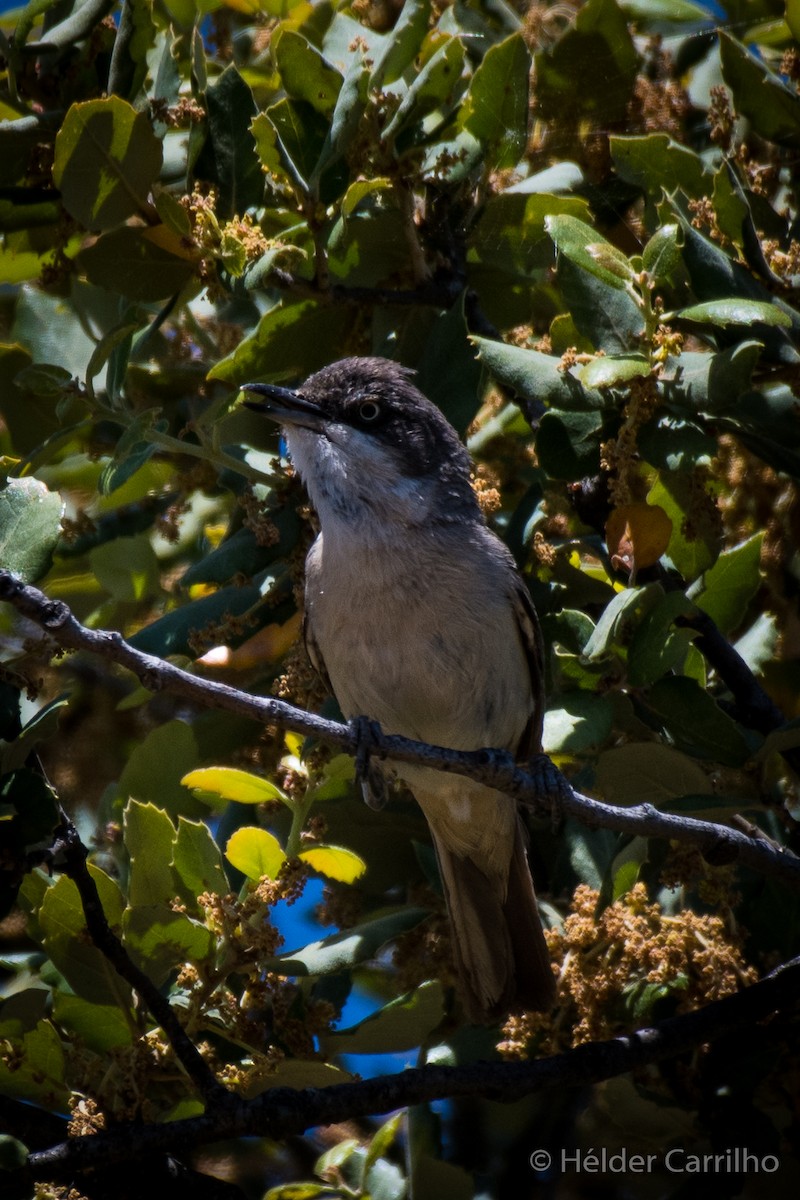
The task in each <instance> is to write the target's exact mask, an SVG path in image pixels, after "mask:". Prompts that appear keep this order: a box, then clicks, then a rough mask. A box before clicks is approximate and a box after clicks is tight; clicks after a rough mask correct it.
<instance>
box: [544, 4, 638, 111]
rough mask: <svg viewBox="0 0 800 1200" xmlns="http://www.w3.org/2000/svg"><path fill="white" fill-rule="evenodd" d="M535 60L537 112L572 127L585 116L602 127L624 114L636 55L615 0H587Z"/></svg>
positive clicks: (634, 71)
mask: <svg viewBox="0 0 800 1200" xmlns="http://www.w3.org/2000/svg"><path fill="white" fill-rule="evenodd" d="M534 61H535V67H536V93H535V95H536V112H537V115H539V116H541V117H542V118H544V119H545V120H548V121H553V122H557V123H560V124H561V125H562V126H563V127H564V128H571V127H572V126H573V125H574V124H576V123H577V122H579V121H580V120H581V119H582V118H588V119H589V120H591V121H592V123H593V124H595V125H598V126H599V127H600V128H607V127H608V126H609V125H610V126H614V125H618V124H620V123H623V122H624V121H626V119H627V118H628V112H627V108H628V103H629V101H630V98H631V91H632V88H633V84H634V80H635V78H636V72H637V69H638V64H639V58H638V55H637V53H636V49H635V47H634V45H633V41H632V39H631V34H630V31H629V29H628V24H627V21H626V19H625V17H624V15H623V14H622V12H621V11H620V9H619V8H618V6H617V5H616V4H615V3H614V0H588V2H587V3H586V4H584V5H582V7H581V8H580V9H579V10H578V12H577V16H576V17H575V22H574V25H572V26H571V27H568V28H567V30H566V31H565V32H564V33H563V34H562V35H561V37H559V38H558V40H557V41H556V42H555V43H554V44H552V45H548V46H547V47H546V48H545V49H541V50H539V51H538V52H537V53H536V55H535V60H534Z"/></svg>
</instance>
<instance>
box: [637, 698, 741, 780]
mask: <svg viewBox="0 0 800 1200" xmlns="http://www.w3.org/2000/svg"><path fill="white" fill-rule="evenodd" d="M646 703H647V707H648V709H649V710H650V711H651V712H652V713H654V714H655V715H656V716H657V717H658V718H659V720H660V721H662V722H663V725H664V728H665V729H666V731H667V732H668V733H669V735H670V737H671V738H672V739H673V740H674V741H675V743H676V745H677V746H678V748H679V749H682V750H685V751H687V752H688V753H690V754H693V755H694V756H695V757H698V758H708V759H712V760H713V761H715V762H721V763H725V765H726V766H730V767H740V766H741V765H742V764H743V763H744V762H746V760H747V759H748V758H749V757H750V749H749V747H748V745H747V742H746V741H745V738H744V736H743V734H742V733H741V731H740V730H739V728H738V726H737V725H736V723H735V722H734V721H732V720H731V718H730V717H729V716H728V715H727V714H726V713H724V712H723V711H722V709H721V708H720V707H719V705H718V704H716V703H715V702H714V700H713V698H712V697H711V696H710V695H709V694H708V692H707V691H706V690H705V689H704V688H702V687H700V685H699V684H698V683H697V681H696V680H694V679H687V678H686V677H685V676H672V677H669V678H664V679H660V680H659V681H658V683H656V684H654V685H653V687H652V688H651V689H650V691H649V693H648V695H647V701H646Z"/></svg>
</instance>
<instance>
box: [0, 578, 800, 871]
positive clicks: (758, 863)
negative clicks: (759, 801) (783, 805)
mask: <svg viewBox="0 0 800 1200" xmlns="http://www.w3.org/2000/svg"><path fill="white" fill-rule="evenodd" d="M0 600H7V601H8V602H9V603H11V604H13V605H14V607H15V608H16V609H17V611H18V612H19V613H21V614H22V615H23V616H25V617H28V618H30V619H31V620H32V621H34V622H35V623H36V624H37V625H39V626H40V627H41V628H42V629H43V630H45V632H46V633H47V634H48V635H49V636H50V637H51V638H53V639H54V640H55V641H56V642H57V643H58V645H59V646H62V647H65V648H67V649H71V650H85V651H88V652H89V653H91V654H96V655H99V656H100V657H102V658H105V659H108V660H110V661H111V662H115V663H117V664H119V665H120V666H123V667H127V668H128V670H130V671H132V672H133V673H134V675H135V676H136V677H137V679H138V680H139V681H140V683H142V684H143V685H144V687H146V688H147V689H148V690H149V691H152V692H161V691H169V692H170V693H172V694H173V695H176V696H182V697H184V698H186V699H188V700H192V701H194V702H195V703H197V704H200V705H203V706H204V707H211V708H218V709H224V710H226V711H227V712H232V713H235V714H237V715H238V716H241V717H247V718H250V719H251V720H254V721H259V722H261V723H262V724H272V725H277V726H278V727H280V728H284V729H293V730H295V731H296V732H298V733H302V734H305V735H308V736H311V737H315V738H318V739H320V740H324V741H326V742H329V743H331V744H333V745H335V746H340V747H341V748H342V749H343V750H346V751H349V752H350V753H351V754H357V753H358V752H359V750H361V749H363V747H362V745H361V738H362V736H363V734H362V733H360V730H361V729H362V728H363V727H362V726H361V725H359V724H358V723H357V722H351V723H350V724H348V725H343V724H341V723H340V722H337V721H329V720H327V719H326V718H324V717H319V716H316V715H314V714H313V713H308V712H305V711H304V710H303V709H300V708H295V707H294V705H291V704H287V703H285V702H284V701H282V700H276V699H274V698H273V697H270V696H251V695H249V694H248V693H246V692H241V691H239V690H238V689H236V688H232V687H229V686H228V685H227V684H223V683H217V682H215V681H213V680H206V679H201V678H199V677H198V676H196V675H191V674H190V673H189V672H188V671H183V670H181V669H180V667H176V666H174V665H173V664H172V663H169V662H165V661H164V660H163V659H160V658H157V657H155V655H152V654H145V653H143V652H142V651H140V650H136V649H134V647H133V646H131V645H130V644H129V643H128V642H126V641H125V639H124V638H123V637H122V634H120V633H117V632H116V631H110V630H98V629H87V628H86V626H84V625H81V623H80V622H79V621H78V620H77V619H76V618H75V617H74V616H73V614H72V612H71V611H70V609H69V607H68V606H67V605H66V604H64V603H63V601H60V600H50V599H49V598H48V597H47V596H45V595H44V593H43V592H40V591H39V590H38V588H35V587H33V586H31V585H30V584H24V583H23V582H22V581H21V580H19V579H18V578H17V577H16V576H15V575H13V574H12V573H11V572H10V571H4V570H0ZM370 752H371V753H373V754H376V755H378V756H380V757H381V758H389V759H393V760H395V761H398V762H414V763H425V764H427V765H429V766H435V767H436V769H437V770H440V771H450V772H453V773H455V774H458V775H467V776H468V777H469V778H471V779H477V780H479V781H480V782H481V783H486V784H488V785H489V786H491V787H495V788H497V789H498V790H499V791H505V792H509V793H511V794H513V795H514V796H516V797H517V799H518V800H520V801H521V802H522V803H525V804H528V805H531V806H535V807H537V808H550V809H552V810H553V811H555V812H557V813H558V814H560V815H566V816H570V817H573V818H574V819H575V820H576V821H580V822H581V823H582V824H584V825H588V826H589V827H591V828H594V829H600V828H603V829H611V830H615V831H617V832H619V833H629V834H631V835H634V836H637V835H638V836H643V837H662V838H669V839H671V840H673V841H677V842H689V843H692V844H693V845H696V846H698V847H699V849H700V850H701V851H702V853H703V854H704V855H706V856H707V857H709V858H711V859H712V860H713V861H714V862H721V861H725V862H733V861H737V862H739V863H740V864H741V865H742V866H745V867H749V868H750V869H752V870H754V871H757V872H759V873H760V874H763V875H771V876H773V877H775V878H777V879H780V880H782V881H783V882H784V883H785V884H787V885H789V886H790V887H793V888H796V889H800V858H798V857H797V856H796V855H794V854H792V853H791V852H790V851H788V850H783V851H778V850H775V849H773V847H772V846H771V845H770V844H769V843H767V842H764V841H763V840H762V839H761V838H754V837H749V836H748V835H747V834H745V833H742V832H741V831H740V830H738V829H731V828H730V827H729V826H727V825H721V824H718V823H716V822H714V821H700V820H696V819H695V818H693V817H685V816H677V815H676V814H674V813H665V812H660V811H659V810H658V809H656V808H654V807H653V806H652V805H650V804H638V805H634V806H633V807H630V808H618V807H616V806H615V805H613V804H605V803H603V802H602V801H600V800H594V799H592V798H591V797H590V796H585V795H583V794H582V793H581V792H576V791H575V790H574V789H573V788H571V787H570V786H569V784H568V783H567V781H566V780H565V779H564V777H563V776H561V775H560V773H558V772H556V771H555V768H553V767H552V764H550V763H549V760H545V764H544V765H545V766H547V767H548V768H549V771H543V770H542V765H543V764H542V763H538V764H537V763H534V764H531V765H530V766H524V765H521V764H519V763H515V762H514V760H513V758H512V756H511V755H510V754H508V753H507V752H505V751H500V750H492V749H486V750H473V751H465V750H449V749H446V748H444V747H442V746H431V745H428V744H426V743H424V742H416V741H413V740H412V739H411V738H404V737H398V736H397V735H394V734H392V735H389V734H384V733H378V732H376V733H375V734H374V736H373V741H372V745H371V746H370ZM554 775H555V777H556V780H557V783H556V786H553V777H554Z"/></svg>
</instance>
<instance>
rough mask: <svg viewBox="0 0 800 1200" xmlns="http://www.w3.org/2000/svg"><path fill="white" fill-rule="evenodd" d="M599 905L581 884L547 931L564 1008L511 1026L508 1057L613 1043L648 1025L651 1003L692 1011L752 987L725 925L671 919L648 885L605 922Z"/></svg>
mask: <svg viewBox="0 0 800 1200" xmlns="http://www.w3.org/2000/svg"><path fill="white" fill-rule="evenodd" d="M598 900H599V892H597V891H595V890H593V889H592V888H590V887H588V886H586V885H585V884H581V885H580V886H579V887H578V888H577V889H576V891H575V895H574V896H573V901H572V912H571V913H570V915H569V916H568V917H567V918H566V920H565V922H564V927H563V929H562V930H560V931H559V930H548V931H547V934H546V936H547V942H548V947H549V949H550V954H551V957H552V958H553V960H554V961H556V962H560V963H561V970H560V974H559V977H558V1006H557V1008H556V1009H555V1010H554V1012H552V1013H522V1014H519V1015H514V1016H512V1017H510V1018H509V1020H508V1021H507V1022H506V1024H505V1025H504V1026H503V1040H502V1041H501V1042H500V1043H499V1045H498V1049H499V1051H500V1053H501V1054H502V1055H503V1056H504V1057H506V1058H525V1057H527V1056H528V1055H529V1054H530V1053H531V1052H535V1053H537V1054H555V1053H560V1052H561V1051H564V1050H568V1049H570V1048H571V1047H573V1046H577V1045H580V1044H581V1043H583V1042H589V1041H595V1040H602V1039H604V1038H610V1037H615V1036H617V1035H618V1034H620V1033H624V1032H627V1031H629V1030H630V1029H633V1028H635V1027H636V1026H638V1025H640V1024H641V1023H642V1021H647V1020H648V1019H652V1018H651V1016H650V1012H649V1005H648V997H649V998H650V1000H651V1002H654V1001H655V1000H656V999H658V998H660V997H661V996H667V995H669V996H670V997H671V999H672V1000H673V1002H674V1003H675V1005H676V1008H677V1011H678V1012H686V1011H689V1010H691V1009H694V1008H697V1007H698V1006H700V1005H703V1004H707V1003H709V1002H711V1001H713V1000H719V999H720V998H721V997H723V996H727V995H730V993H732V992H735V991H736V990H737V989H738V988H740V987H742V986H743V985H746V984H750V983H753V982H755V979H756V972H755V969H754V968H753V967H750V966H747V964H746V963H745V961H744V959H743V957H742V953H741V950H740V948H739V946H738V945H736V944H735V943H734V942H733V941H732V940H731V938H730V936H729V934H728V933H727V931H726V929H725V925H724V923H723V922H722V920H721V919H720V918H719V917H716V916H700V915H698V914H697V913H695V912H692V911H691V910H689V909H686V910H684V911H683V912H680V913H676V914H675V915H671V914H667V913H665V912H664V911H663V910H662V908H661V907H660V905H658V904H651V903H649V902H648V899H647V890H646V888H645V886H644V884H642V883H637V884H636V885H635V886H634V887H633V888H632V889H631V890H630V891H629V892H628V893H627V894H626V895H625V896H622V897H620V898H619V899H618V900H616V901H615V902H614V903H613V904H610V905H609V906H608V907H607V908H606V909H605V910H604V911H603V912H602V913H600V914H599V915H598V913H597V904H598Z"/></svg>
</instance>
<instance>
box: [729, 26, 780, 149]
mask: <svg viewBox="0 0 800 1200" xmlns="http://www.w3.org/2000/svg"><path fill="white" fill-rule="evenodd" d="M719 50H720V62H721V65H722V75H723V78H724V79H725V82H726V83H727V85H728V87H729V88H730V89H731V91H732V92H733V101H734V104H735V106H736V110H737V112H739V113H741V114H742V115H743V116H745V117H747V119H748V120H749V121H751V122H752V124H753V127H754V128H755V130H756V131H757V132H758V133H759V134H760V135H761V137H763V138H766V139H767V141H770V142H777V143H778V145H780V146H787V147H790V148H793V149H797V148H798V146H800V97H798V95H797V93H796V92H794V91H792V89H791V88H789V87H787V86H786V84H785V83H783V82H782V81H781V80H780V79H779V78H778V76H777V75H773V73H772V71H770V70H769V69H768V67H766V66H765V65H764V63H763V62H758V61H757V59H755V58H754V57H753V56H752V55H751V54H748V52H747V50H745V48H744V46H742V45H741V44H740V43H739V42H737V41H735V39H734V38H732V37H731V36H730V34H728V33H726V32H725V31H724V30H723V31H721V32H720V37H719Z"/></svg>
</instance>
